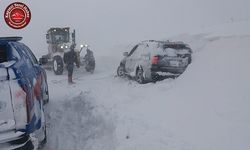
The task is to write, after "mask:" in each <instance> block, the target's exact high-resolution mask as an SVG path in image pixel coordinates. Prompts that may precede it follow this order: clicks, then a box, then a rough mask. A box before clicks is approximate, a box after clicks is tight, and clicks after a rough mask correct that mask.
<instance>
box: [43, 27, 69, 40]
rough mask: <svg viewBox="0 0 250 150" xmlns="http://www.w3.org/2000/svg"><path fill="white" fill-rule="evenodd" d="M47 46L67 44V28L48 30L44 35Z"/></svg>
mask: <svg viewBox="0 0 250 150" xmlns="http://www.w3.org/2000/svg"><path fill="white" fill-rule="evenodd" d="M46 40H47V43H48V44H62V43H68V42H69V40H70V33H69V28H68V27H67V28H50V29H49V30H48V31H47V34H46Z"/></svg>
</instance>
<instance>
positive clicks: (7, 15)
mask: <svg viewBox="0 0 250 150" xmlns="http://www.w3.org/2000/svg"><path fill="white" fill-rule="evenodd" d="M4 19H5V22H6V23H7V24H8V26H10V27H11V28H13V29H22V28H24V27H26V26H27V25H28V24H29V22H30V20H31V12H30V9H29V7H28V6H27V5H25V4H24V3H21V2H15V3H12V4H10V5H9V6H8V7H7V8H6V9H5V12H4Z"/></svg>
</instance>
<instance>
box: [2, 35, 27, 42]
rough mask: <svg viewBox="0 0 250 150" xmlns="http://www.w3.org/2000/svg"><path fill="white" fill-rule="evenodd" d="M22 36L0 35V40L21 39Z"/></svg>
mask: <svg viewBox="0 0 250 150" xmlns="http://www.w3.org/2000/svg"><path fill="white" fill-rule="evenodd" d="M22 39H23V37H20V36H10V37H0V41H15V42H17V41H21V40H22Z"/></svg>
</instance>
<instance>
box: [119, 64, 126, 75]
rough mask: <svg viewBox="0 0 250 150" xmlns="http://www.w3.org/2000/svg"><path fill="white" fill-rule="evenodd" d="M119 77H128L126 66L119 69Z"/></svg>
mask: <svg viewBox="0 0 250 150" xmlns="http://www.w3.org/2000/svg"><path fill="white" fill-rule="evenodd" d="M117 75H118V77H122V78H124V77H125V76H126V74H125V67H124V66H121V65H120V66H119V67H118V68H117Z"/></svg>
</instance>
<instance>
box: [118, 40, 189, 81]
mask: <svg viewBox="0 0 250 150" xmlns="http://www.w3.org/2000/svg"><path fill="white" fill-rule="evenodd" d="M191 55H192V50H191V48H189V46H188V45H187V44H185V43H183V42H169V41H154V40H149V41H143V42H141V43H139V44H137V45H136V46H134V48H133V49H132V50H131V51H130V52H129V53H128V52H125V53H124V56H125V57H124V59H123V60H122V61H121V62H120V65H119V67H118V69H117V75H118V76H120V77H124V76H130V77H133V78H135V79H136V81H137V82H139V83H146V82H147V81H155V80H157V78H158V77H159V76H169V77H170V76H171V77H172V76H174V77H176V76H179V75H180V74H182V73H183V72H184V71H185V69H186V68H187V66H188V64H190V63H191V61H192V57H191Z"/></svg>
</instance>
